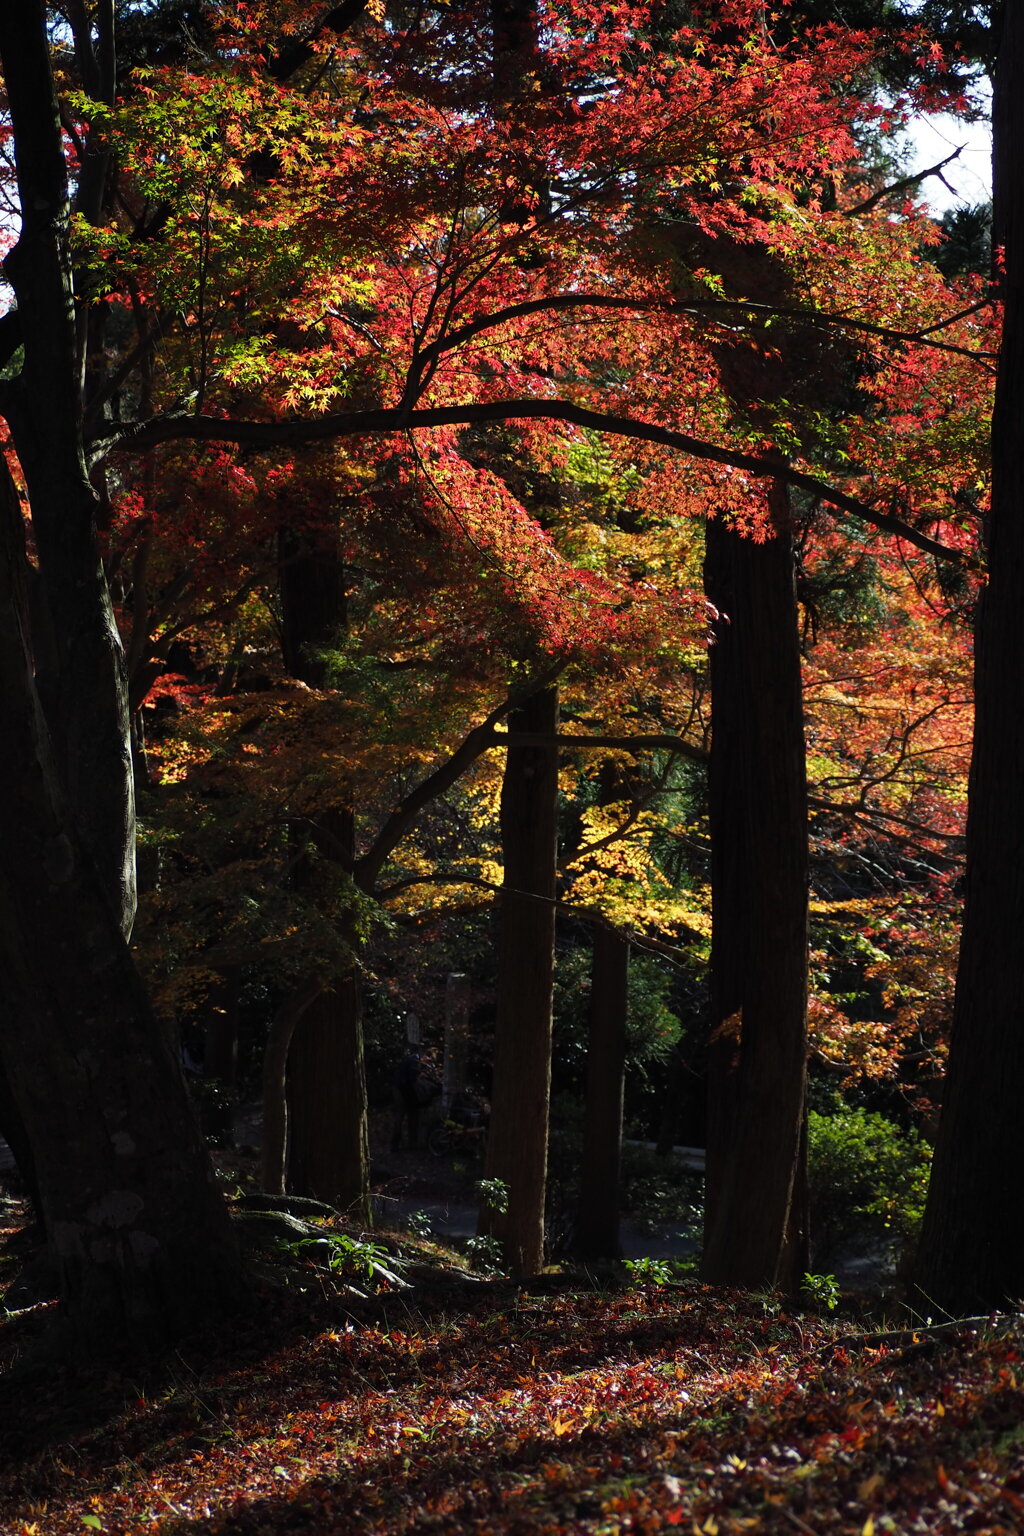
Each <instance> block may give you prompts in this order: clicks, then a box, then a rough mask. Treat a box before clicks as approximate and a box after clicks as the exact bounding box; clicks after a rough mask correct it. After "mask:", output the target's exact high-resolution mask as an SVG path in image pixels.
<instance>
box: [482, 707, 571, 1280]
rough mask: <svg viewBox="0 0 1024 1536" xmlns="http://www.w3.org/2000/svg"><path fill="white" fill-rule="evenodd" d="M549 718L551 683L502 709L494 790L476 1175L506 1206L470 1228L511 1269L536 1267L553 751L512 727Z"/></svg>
mask: <svg viewBox="0 0 1024 1536" xmlns="http://www.w3.org/2000/svg"><path fill="white" fill-rule="evenodd" d="M557 725H558V693H557V690H556V689H554V688H547V689H545V690H544V691H543V692H541V693H538V694H536V695H534V697H533V698H532V699H529V700H528V701H527V702H526V703H525V704H523V705H522V706H521V707H520V708H518V709H516V710H515V711H514V712H513V713H512V714H511V715H510V716H509V738H510V740H509V747H508V754H507V761H506V766H505V777H504V782H503V784H502V792H501V838H502V849H503V854H504V860H505V872H504V878H503V881H502V890H501V903H500V940H499V958H498V1010H497V1018H496V1021H495V1039H494V1088H493V1092H492V1095H491V1123H490V1128H489V1131H488V1138H487V1160H486V1176H487V1178H489V1179H500V1180H502V1181H503V1183H505V1184H506V1185H507V1186H508V1206H507V1209H506V1210H505V1211H499V1210H496V1209H495V1208H494V1207H492V1206H484V1208H483V1209H482V1210H481V1213H480V1232H481V1235H484V1236H493V1237H496V1238H498V1239H499V1241H500V1242H501V1245H502V1250H503V1254H504V1258H505V1262H506V1264H507V1265H508V1267H509V1269H510V1270H511V1271H512V1272H513V1273H514V1274H520V1275H524V1274H536V1273H537V1272H538V1271H539V1270H540V1269H541V1268H542V1267H543V1263H544V1192H545V1182H546V1178H547V1156H548V1108H549V1101H550V1094H551V998H552V984H553V978H554V960H555V906H554V901H555V878H556V860H557V806H558V756H557V753H556V751H555V750H554V743H553V741H552V745H551V746H550V747H547V746H532V747H528V746H518V745H516V743H515V736H516V732H517V731H522V732H532V733H540V734H542V735H544V736H551V737H552V738H553V737H554V735H555V731H556V729H557Z"/></svg>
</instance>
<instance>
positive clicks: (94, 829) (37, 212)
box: [0, 0, 135, 934]
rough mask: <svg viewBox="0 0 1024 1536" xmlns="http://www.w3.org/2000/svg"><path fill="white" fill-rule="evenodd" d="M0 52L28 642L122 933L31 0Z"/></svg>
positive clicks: (6, 30) (121, 847)
mask: <svg viewBox="0 0 1024 1536" xmlns="http://www.w3.org/2000/svg"><path fill="white" fill-rule="evenodd" d="M0 57H2V62H3V71H4V83H5V89H6V96H7V103H8V108H9V111H10V113H11V118H12V123H13V128H14V142H15V154H16V159H17V173H18V191H19V196H20V203H21V210H22V228H21V233H20V236H19V239H18V242H17V244H16V245H15V247H14V249H13V250H12V251H11V253H10V255H9V256H8V257H7V258H6V260H5V261H4V271H5V273H6V275H7V277H8V279H9V280H10V282H11V284H12V286H13V288H14V291H15V293H16V295H17V299H18V310H19V313H20V316H21V322H22V331H23V335H24V365H23V367H22V371H21V374H20V376H19V377H18V378H17V379H15V380H13V381H11V382H10V383H8V384H7V385H6V386H5V387H4V390H3V395H2V398H0V406H2V409H3V414H4V416H5V417H6V419H7V422H8V425H9V426H10V429H11V436H12V439H13V442H14V446H15V449H16V451H17V454H18V459H19V461H20V463H21V467H22V470H23V472H24V475H25V481H26V485H27V487H28V493H29V504H30V508H31V515H32V529H33V533H34V535H35V542H36V548H37V550H38V554H39V571H40V588H41V590H40V593H39V608H40V610H41V615H43V616H44V622H45V627H46V631H47V635H46V639H47V644H46V646H45V647H37V649H36V655H35V663H36V685H37V687H38V690H39V697H40V700H41V702H42V706H43V709H44V712H45V715H46V721H47V726H48V729H49V735H50V739H51V742H52V748H53V753H54V763H55V766H56V768H57V771H58V773H59V774H60V776H61V779H62V782H63V788H64V793H65V794H66V796H67V798H68V801H69V803H70V807H71V811H72V813H73V815H74V817H75V821H76V823H77V825H78V829H79V833H80V835H81V837H82V839H83V841H84V843H85V846H86V848H87V849H88V852H89V855H90V857H91V858H92V860H93V863H94V865H95V868H96V872H97V875H98V877H99V879H100V883H101V885H102V887H103V890H104V892H105V893H106V896H107V899H108V900H109V901H110V903H111V906H112V909H113V911H114V912H115V914H116V916H117V919H118V922H119V923H120V924H121V927H122V930H123V931H124V932H125V933H126V934H127V933H129V932H130V931H131V925H132V921H133V919H134V914H135V813H134V786H133V780H132V762H131V738H130V729H129V717H128V688H127V679H126V675H125V665H124V655H123V651H122V648H121V641H120V637H119V635H118V632H117V626H116V624H115V622H114V615H113V610H112V608H111V603H110V594H109V592H108V589H107V583H106V577H105V574H104V570H103V563H102V560H101V558H100V553H99V546H98V542H97V537H96V496H95V493H94V491H93V488H92V486H91V485H90V483H89V477H88V472H87V469H86V464H85V456H84V452H83V445H82V399H81V356H80V350H79V347H78V344H77V331H76V324H75V308H74V300H73V296H72V272H71V258H70V246H69V238H68V230H69V218H70V205H69V199H68V184H67V173H66V169H65V165H64V158H63V150H62V139H61V128H60V120H59V115H58V110H57V101H56V96H55V93H54V89H53V81H52V77H51V74H50V60H49V49H48V43H47V35H46V11H45V7H44V6H43V5H42V4H41V3H40V0H28V3H26V4H25V5H24V6H19V7H17V11H16V12H15V10H13V9H11V8H10V7H7V8H6V9H4V10H3V11H2V12H0Z"/></svg>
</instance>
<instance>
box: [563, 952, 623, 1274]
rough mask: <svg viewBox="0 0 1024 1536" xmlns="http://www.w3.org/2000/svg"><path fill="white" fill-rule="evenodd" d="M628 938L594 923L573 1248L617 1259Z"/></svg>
mask: <svg viewBox="0 0 1024 1536" xmlns="http://www.w3.org/2000/svg"><path fill="white" fill-rule="evenodd" d="M628 1001H629V940H628V939H624V938H623V937H622V936H621V934H618V933H615V932H614V931H613V930H612V929H610V928H603V927H599V928H595V930H594V954H593V961H592V968H591V973H590V1013H589V1016H590V1029H589V1034H588V1039H587V1096H586V1107H585V1111H584V1119H583V1161H582V1164H581V1168H580V1198H579V1205H578V1207H577V1211H576V1231H575V1234H574V1238H573V1252H574V1253H575V1254H576V1255H577V1257H579V1258H581V1259H617V1258H619V1257H620V1255H621V1252H622V1249H621V1244H620V1242H619V1206H620V1203H621V1199H620V1187H619V1186H620V1175H621V1168H622V1099H623V1090H624V1087H625V1078H626V1017H627V1007H628Z"/></svg>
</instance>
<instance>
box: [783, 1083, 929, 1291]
mask: <svg viewBox="0 0 1024 1536" xmlns="http://www.w3.org/2000/svg"><path fill="white" fill-rule="evenodd" d="M807 1135H808V1181H809V1194H810V1211H811V1246H812V1250H813V1254H814V1261H815V1263H816V1264H817V1265H819V1266H825V1265H828V1264H830V1263H831V1262H832V1261H833V1260H834V1259H835V1257H836V1255H837V1254H839V1253H840V1252H845V1253H863V1252H865V1251H866V1250H868V1249H870V1248H872V1247H873V1246H875V1245H878V1244H880V1243H888V1244H890V1245H895V1244H902V1243H906V1242H907V1241H909V1240H910V1239H911V1238H912V1237H913V1236H914V1234H915V1233H916V1231H917V1228H918V1226H919V1225H920V1221H921V1217H922V1216H923V1214H924V1201H925V1194H926V1192H927V1189H928V1169H929V1164H930V1162H931V1148H930V1147H929V1146H927V1145H926V1143H924V1142H923V1141H922V1140H921V1137H920V1136H919V1135H918V1133H917V1132H916V1131H914V1130H902V1129H901V1128H900V1127H899V1126H898V1125H895V1124H894V1123H893V1122H892V1121H891V1120H887V1119H886V1118H885V1116H884V1115H879V1114H876V1113H874V1112H873V1111H871V1110H867V1109H860V1108H857V1109H851V1108H849V1107H848V1106H847V1105H845V1104H842V1103H841V1101H839V1100H838V1099H837V1100H836V1101H835V1108H834V1109H833V1110H832V1112H831V1113H830V1114H818V1113H816V1112H815V1111H814V1110H812V1111H811V1112H810V1114H809V1115H808V1123H807Z"/></svg>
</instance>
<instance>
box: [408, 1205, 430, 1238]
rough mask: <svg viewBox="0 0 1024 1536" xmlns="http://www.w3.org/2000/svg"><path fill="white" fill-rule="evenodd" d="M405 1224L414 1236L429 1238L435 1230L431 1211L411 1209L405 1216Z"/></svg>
mask: <svg viewBox="0 0 1024 1536" xmlns="http://www.w3.org/2000/svg"><path fill="white" fill-rule="evenodd" d="M405 1225H406V1226H407V1227H408V1229H409V1231H410V1232H411V1233H412V1235H413V1237H421V1238H427V1237H429V1236H430V1235H431V1233H432V1231H433V1223H432V1221H431V1219H430V1213H429V1211H410V1212H409V1214H408V1216H407V1217H406V1218H405Z"/></svg>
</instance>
